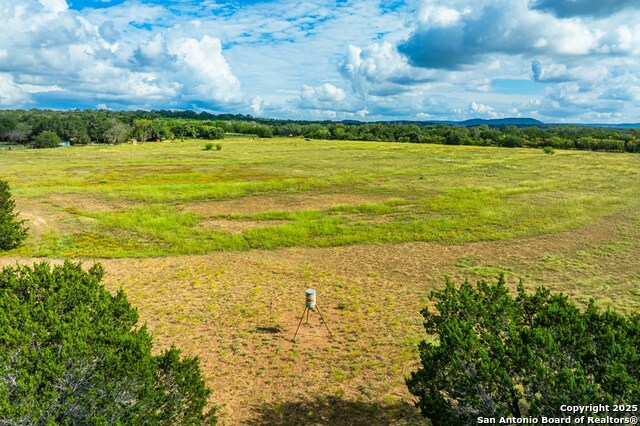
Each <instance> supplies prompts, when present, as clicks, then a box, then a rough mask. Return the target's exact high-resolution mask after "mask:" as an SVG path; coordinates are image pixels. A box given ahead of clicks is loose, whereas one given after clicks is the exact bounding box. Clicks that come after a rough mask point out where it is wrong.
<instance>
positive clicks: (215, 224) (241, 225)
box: [198, 219, 287, 234]
mask: <svg viewBox="0 0 640 426" xmlns="http://www.w3.org/2000/svg"><path fill="white" fill-rule="evenodd" d="M284 223H287V221H285V220H261V221H254V220H230V219H208V220H203V221H201V222H199V223H198V226H200V227H202V228H204V229H211V230H214V231H226V232H230V233H232V234H242V233H243V232H245V231H248V230H250V229H258V228H264V227H267V226H278V225H282V224H284Z"/></svg>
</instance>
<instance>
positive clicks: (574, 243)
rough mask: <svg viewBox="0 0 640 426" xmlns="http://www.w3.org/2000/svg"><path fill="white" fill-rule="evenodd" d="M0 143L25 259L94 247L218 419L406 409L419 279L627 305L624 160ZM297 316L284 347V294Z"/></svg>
mask: <svg viewBox="0 0 640 426" xmlns="http://www.w3.org/2000/svg"><path fill="white" fill-rule="evenodd" d="M222 145H223V149H222V151H204V150H203V149H202V147H203V142H201V141H187V142H174V143H168V142H167V143H147V144H142V145H137V146H133V145H122V146H114V147H105V146H90V147H81V148H69V149H55V150H41V151H35V150H25V151H19V152H0V178H5V179H8V180H9V181H10V183H11V185H12V191H13V194H14V197H15V199H16V202H17V204H18V209H19V210H20V211H21V212H22V216H23V217H24V218H25V219H26V220H27V221H28V223H29V226H30V228H31V230H30V237H29V239H28V241H27V244H26V246H25V247H23V248H21V249H18V250H14V251H12V252H9V253H8V254H6V255H5V256H4V257H0V265H10V264H14V263H15V262H16V261H19V262H33V261H34V260H38V259H36V258H50V259H60V258H63V257H73V258H87V260H86V262H87V263H88V264H89V263H91V262H93V261H94V259H96V260H100V261H101V262H102V263H103V264H104V266H105V269H106V276H105V280H104V282H105V285H106V286H107V287H108V288H109V289H110V290H117V289H118V288H123V289H124V290H125V291H126V293H127V295H128V297H129V300H130V301H131V303H132V304H133V305H134V306H136V307H137V308H138V309H139V312H140V316H141V320H142V322H146V323H147V324H148V327H149V329H150V330H151V331H152V333H153V334H154V336H155V342H156V345H157V349H159V348H165V347H169V346H170V345H171V344H175V345H176V346H178V347H179V348H181V349H183V350H184V351H185V352H186V353H188V354H192V355H198V356H199V357H200V361H201V365H202V369H203V372H204V374H205V376H206V379H207V383H208V385H209V386H210V387H211V389H212V390H213V395H212V398H211V403H212V404H214V405H217V406H219V407H220V420H221V422H222V424H367V425H376V424H380V425H384V424H422V423H423V420H422V418H421V417H420V415H419V413H417V412H416V410H415V409H414V408H413V407H412V405H411V397H410V394H409V393H408V391H407V390H406V387H405V385H404V377H405V376H406V375H407V374H408V373H409V372H410V371H412V370H414V369H415V368H416V366H417V362H418V356H417V352H416V345H417V343H418V342H419V341H420V340H422V339H424V338H425V336H424V334H423V329H422V318H421V316H420V309H421V308H422V307H424V306H425V305H426V304H427V303H428V296H429V291H430V290H431V289H433V288H436V287H439V286H441V285H442V284H443V276H444V275H449V276H452V277H454V278H456V279H464V278H469V279H476V278H488V279H493V278H494V277H495V276H496V275H497V274H498V273H500V272H506V274H507V277H508V279H509V281H510V282H511V283H515V282H516V281H517V280H518V279H523V280H524V282H525V285H526V286H527V287H528V288H534V287H535V286H537V285H541V284H544V285H546V286H548V287H550V288H552V289H553V290H558V291H563V292H566V293H567V294H569V295H570V296H571V297H572V298H573V299H574V300H576V301H578V302H580V303H585V302H587V301H588V299H589V298H590V297H593V298H595V299H596V301H597V302H598V304H599V305H600V306H602V307H608V306H612V307H615V308H616V309H617V310H619V311H621V312H623V313H626V314H629V313H633V312H638V311H639V310H640V262H639V261H638V258H639V256H640V216H638V214H637V211H638V207H639V206H640V156H638V155H634V154H607V153H591V152H577V151H558V152H557V153H556V154H555V155H546V154H544V153H543V152H542V151H541V150H531V149H498V148H476V147H450V146H440V145H414V144H411V145H409V144H398V143H394V144H391V143H375V142H374V143H365V142H323V141H314V142H305V141H301V140H299V139H273V140H250V139H240V138H238V139H227V140H225V141H223V142H222ZM310 287H311V288H315V289H317V290H318V304H319V306H320V308H321V309H322V310H323V314H324V315H325V318H326V320H327V322H328V326H329V327H330V328H331V331H332V333H333V335H334V339H333V340H330V339H329V338H328V335H327V331H326V330H325V329H324V327H323V326H322V324H321V323H320V322H319V320H318V316H317V315H316V314H313V313H312V314H311V315H310V318H309V320H310V321H309V324H308V325H307V324H304V323H303V326H302V327H301V329H300V334H299V337H298V339H297V342H296V343H292V342H291V337H292V336H293V333H294V331H295V329H296V326H297V324H298V321H299V319H300V315H301V314H302V310H303V309H304V304H303V301H304V290H305V289H306V288H310Z"/></svg>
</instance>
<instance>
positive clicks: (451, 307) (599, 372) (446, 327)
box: [407, 277, 640, 425]
mask: <svg viewBox="0 0 640 426" xmlns="http://www.w3.org/2000/svg"><path fill="white" fill-rule="evenodd" d="M432 297H434V298H435V301H436V305H435V307H436V311H435V312H432V311H430V310H429V309H428V308H425V309H424V310H423V311H422V315H423V316H424V319H425V322H424V326H425V329H426V330H427V333H429V334H431V335H435V336H437V343H429V342H426V341H423V342H422V343H421V344H420V356H421V361H422V368H420V369H418V371H417V372H413V373H411V376H410V377H409V378H408V379H407V385H408V387H409V390H410V391H411V393H413V394H414V395H415V396H416V397H418V401H417V404H416V405H417V406H418V407H419V408H420V410H421V412H422V414H423V415H424V416H426V417H429V418H430V419H431V421H432V423H433V424H434V425H466V424H477V418H478V417H487V418H496V417H501V416H502V417H516V418H519V417H526V416H532V417H540V416H546V417H564V416H566V415H567V414H568V413H566V412H562V411H560V407H561V405H563V404H569V405H590V404H609V405H612V404H637V403H638V401H640V317H637V316H636V317H634V318H632V319H629V318H626V317H623V316H621V315H619V314H617V313H615V312H613V311H611V310H607V311H605V312H600V311H599V310H598V309H597V308H596V307H595V306H594V304H593V301H592V302H591V303H590V304H589V306H588V307H587V308H586V310H584V311H581V310H580V309H578V308H577V307H576V306H575V305H574V304H572V303H571V302H570V301H569V300H568V298H567V297H566V296H564V295H561V294H551V293H550V292H549V291H548V290H546V289H544V288H540V289H538V290H537V291H536V292H535V293H534V294H526V293H525V291H524V288H523V287H522V285H520V286H519V287H518V293H517V296H516V297H515V298H514V297H512V296H511V295H510V294H509V291H508V290H507V288H506V286H505V283H504V279H503V277H501V278H500V279H499V281H498V282H497V283H496V284H487V283H486V282H484V281H480V282H478V284H477V286H476V287H473V286H472V285H470V284H469V283H464V284H463V285H461V286H460V287H459V288H458V287H456V286H455V285H453V284H452V283H451V282H449V281H448V280H447V283H446V288H445V289H444V290H442V291H435V292H433V294H432ZM606 414H608V415H610V416H612V417H620V416H624V415H625V413H620V412H610V413H606ZM599 415H602V413H600V414H599Z"/></svg>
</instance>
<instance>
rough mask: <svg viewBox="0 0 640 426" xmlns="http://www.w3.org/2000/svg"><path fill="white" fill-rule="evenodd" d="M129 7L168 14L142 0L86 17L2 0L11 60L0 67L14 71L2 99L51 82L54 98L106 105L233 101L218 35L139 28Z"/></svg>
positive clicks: (47, 1) (138, 14)
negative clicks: (183, 34) (26, 86)
mask: <svg viewBox="0 0 640 426" xmlns="http://www.w3.org/2000/svg"><path fill="white" fill-rule="evenodd" d="M128 8H129V9H130V8H132V10H130V12H135V18H134V20H137V19H142V20H143V21H144V20H146V19H147V18H149V19H152V20H158V19H161V18H160V17H162V16H164V15H163V14H164V13H165V12H163V11H162V8H160V7H158V6H146V5H143V4H139V3H128V4H123V5H120V6H116V7H113V8H109V9H104V10H105V11H103V12H100V13H102V14H103V15H100V13H99V12H97V11H93V15H91V14H87V15H83V14H80V13H79V12H77V11H75V10H71V9H69V8H68V6H67V3H66V2H65V1H64V0H40V1H35V0H25V1H23V2H19V3H18V2H16V3H13V4H7V3H6V2H3V5H2V6H0V18H1V19H2V21H3V26H2V27H0V52H4V54H3V56H6V57H7V58H8V59H10V60H7V61H2V62H1V63H0V72H4V73H7V74H8V75H9V76H11V79H7V78H4V79H3V87H5V88H6V92H5V94H4V95H3V99H5V100H3V102H4V103H7V102H8V100H6V99H9V98H10V99H12V103H13V104H17V103H20V102H21V103H22V104H24V103H25V102H27V101H28V99H29V98H28V96H26V95H25V96H22V97H20V96H18V95H17V93H18V92H17V91H20V90H21V87H23V86H25V85H29V86H30V87H31V88H34V87H36V88H37V87H39V88H40V89H34V90H31V93H46V92H48V90H47V88H49V87H51V85H52V83H55V85H56V92H57V93H56V96H58V97H64V96H68V97H70V98H75V99H78V100H80V99H86V100H100V101H101V103H107V104H108V103H109V102H117V103H119V104H121V105H122V104H129V105H132V106H140V107H159V106H162V107H164V106H172V105H173V106H176V107H180V106H181V105H189V102H196V103H199V104H201V105H204V106H207V105H214V106H219V105H225V104H227V103H234V102H238V100H239V99H240V97H241V91H240V82H239V80H238V79H237V78H236V77H235V75H234V74H233V72H232V70H231V67H230V66H229V64H228V63H227V61H226V59H225V58H224V56H223V53H222V44H221V42H220V40H219V39H218V38H216V37H213V36H210V35H207V34H204V35H202V36H200V37H198V38H191V37H184V36H181V35H180V34H175V33H174V32H173V31H172V28H171V27H170V28H158V29H157V30H155V29H154V30H148V29H146V28H138V24H136V23H135V21H133V20H132V16H131V15H130V14H129V15H128V16H126V21H125V20H124V19H123V18H125V16H124V15H126V14H124V13H123V10H127V9H128ZM101 10H102V9H101ZM132 22H133V23H132ZM9 87H12V88H13V90H9ZM22 92H24V91H22ZM9 94H11V95H9Z"/></svg>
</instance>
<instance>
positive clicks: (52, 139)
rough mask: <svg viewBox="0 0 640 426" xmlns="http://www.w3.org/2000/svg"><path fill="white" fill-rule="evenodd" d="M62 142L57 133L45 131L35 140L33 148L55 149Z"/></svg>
mask: <svg viewBox="0 0 640 426" xmlns="http://www.w3.org/2000/svg"><path fill="white" fill-rule="evenodd" d="M60 141H61V139H60V136H58V135H57V134H56V133H55V132H52V131H50V130H44V131H42V132H40V133H39V134H38V136H36V137H35V138H34V139H33V146H34V147H35V148H55V147H57V146H58V144H59V143H60Z"/></svg>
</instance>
